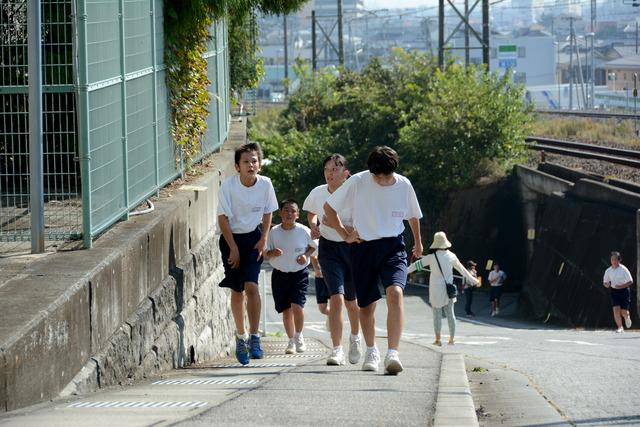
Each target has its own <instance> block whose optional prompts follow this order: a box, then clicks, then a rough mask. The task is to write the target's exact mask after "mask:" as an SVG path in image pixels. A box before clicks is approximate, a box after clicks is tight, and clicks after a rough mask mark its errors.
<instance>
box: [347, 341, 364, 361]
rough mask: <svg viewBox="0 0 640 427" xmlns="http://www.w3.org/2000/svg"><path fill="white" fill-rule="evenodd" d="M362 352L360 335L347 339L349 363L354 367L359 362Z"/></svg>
mask: <svg viewBox="0 0 640 427" xmlns="http://www.w3.org/2000/svg"><path fill="white" fill-rule="evenodd" d="M360 357H362V351H361V350H360V335H356V336H355V337H354V336H352V337H350V338H349V363H351V364H352V365H355V364H356V363H358V362H360Z"/></svg>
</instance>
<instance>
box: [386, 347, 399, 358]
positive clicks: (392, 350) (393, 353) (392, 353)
mask: <svg viewBox="0 0 640 427" xmlns="http://www.w3.org/2000/svg"><path fill="white" fill-rule="evenodd" d="M397 355H398V350H395V349H393V348H390V349H389V350H387V356H397Z"/></svg>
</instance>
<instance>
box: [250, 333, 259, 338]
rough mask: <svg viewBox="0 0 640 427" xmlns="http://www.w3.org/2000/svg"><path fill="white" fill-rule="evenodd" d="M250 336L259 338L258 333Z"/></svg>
mask: <svg viewBox="0 0 640 427" xmlns="http://www.w3.org/2000/svg"><path fill="white" fill-rule="evenodd" d="M251 336H252V337H257V338H260V333H257V334H251Z"/></svg>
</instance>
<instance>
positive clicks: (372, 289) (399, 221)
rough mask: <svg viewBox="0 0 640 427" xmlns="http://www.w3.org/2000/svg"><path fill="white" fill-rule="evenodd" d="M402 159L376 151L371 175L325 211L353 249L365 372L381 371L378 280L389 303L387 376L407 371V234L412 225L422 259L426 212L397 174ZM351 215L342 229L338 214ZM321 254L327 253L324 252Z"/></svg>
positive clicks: (357, 178) (350, 185)
mask: <svg viewBox="0 0 640 427" xmlns="http://www.w3.org/2000/svg"><path fill="white" fill-rule="evenodd" d="M398 162H399V159H398V154H397V153H396V152H395V151H394V150H393V149H391V148H389V147H375V148H374V149H373V151H372V152H371V153H370V154H369V158H368V160H367V165H368V168H369V170H368V171H364V172H360V173H357V174H355V175H353V176H352V177H351V178H349V179H348V180H347V181H346V182H345V183H344V184H342V186H341V187H340V188H338V189H337V190H336V191H335V192H334V193H333V194H332V195H331V196H330V197H329V199H328V200H327V202H326V203H325V205H324V208H325V214H326V217H327V222H328V223H329V225H331V226H332V227H333V228H334V229H335V230H336V231H337V232H338V233H339V234H340V236H341V237H342V238H343V239H344V240H345V241H346V242H349V243H355V242H358V243H357V244H354V245H352V251H351V266H352V270H353V279H354V283H355V288H356V293H357V296H358V305H359V306H360V324H361V326H362V332H363V335H364V339H365V342H366V344H367V352H366V354H365V360H364V363H363V364H362V370H364V371H377V370H378V364H379V363H380V353H379V350H378V347H377V346H376V343H375V308H376V301H377V300H378V299H380V298H381V295H380V290H379V289H378V280H380V281H381V282H382V285H383V286H384V288H385V293H386V297H387V308H388V312H387V336H388V351H387V356H386V357H385V361H384V367H385V374H391V375H396V374H398V373H399V372H401V371H402V369H403V368H402V363H401V362H400V358H399V356H398V346H399V344H400V336H401V335H402V327H403V320H404V308H403V291H404V287H405V284H406V280H407V253H406V251H405V245H404V240H403V237H402V232H403V231H404V224H403V221H405V220H407V221H408V222H409V226H410V227H411V231H412V234H413V241H414V247H413V255H414V257H416V258H417V257H420V256H422V239H421V236H420V218H421V217H422V211H421V210H420V206H419V204H418V199H417V198H416V194H415V191H414V190H413V186H412V185H411V182H409V180H408V179H407V178H405V177H404V176H402V175H398V174H396V173H395V170H396V168H397V167H398ZM349 208H350V209H352V218H353V230H351V231H349V230H348V229H347V228H345V227H344V225H343V224H342V222H341V220H340V217H339V215H338V214H337V212H340V211H342V210H343V209H349ZM321 253H322V252H321Z"/></svg>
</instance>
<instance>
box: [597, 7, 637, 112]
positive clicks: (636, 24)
mask: <svg viewBox="0 0 640 427" xmlns="http://www.w3.org/2000/svg"><path fill="white" fill-rule="evenodd" d="M636 25H637V24H636ZM595 40H596V0H591V76H590V79H591V87H590V89H591V102H590V103H589V107H591V108H595V105H596V59H595V55H596V50H595V49H596V48H595Z"/></svg>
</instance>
